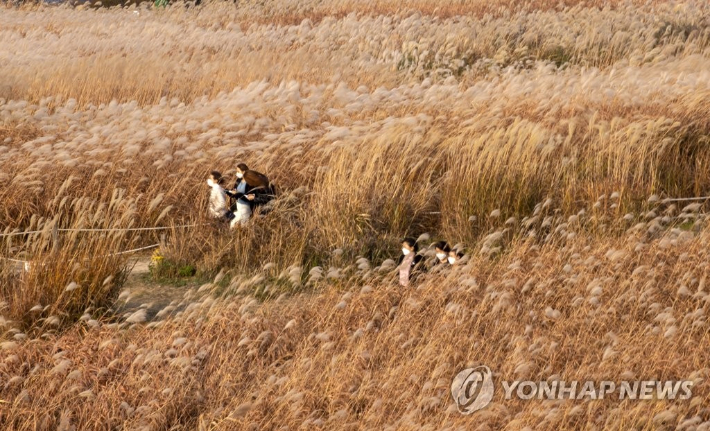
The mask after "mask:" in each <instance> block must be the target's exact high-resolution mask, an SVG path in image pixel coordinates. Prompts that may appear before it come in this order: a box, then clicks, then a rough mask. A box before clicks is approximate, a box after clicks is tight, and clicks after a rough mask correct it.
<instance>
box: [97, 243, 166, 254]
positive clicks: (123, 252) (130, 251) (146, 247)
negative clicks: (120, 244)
mask: <svg viewBox="0 0 710 431" xmlns="http://www.w3.org/2000/svg"><path fill="white" fill-rule="evenodd" d="M155 247H160V244H153V245H147V246H145V247H139V248H134V249H132V250H126V251H119V252H118V253H111V254H106V255H104V256H118V255H119V254H128V253H135V252H137V251H142V250H148V249H151V248H155Z"/></svg>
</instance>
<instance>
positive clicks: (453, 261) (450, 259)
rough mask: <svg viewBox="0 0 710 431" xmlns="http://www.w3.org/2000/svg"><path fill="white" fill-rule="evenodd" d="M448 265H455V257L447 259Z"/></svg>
mask: <svg viewBox="0 0 710 431" xmlns="http://www.w3.org/2000/svg"><path fill="white" fill-rule="evenodd" d="M449 263H450V264H452V265H453V264H455V263H456V258H455V257H449Z"/></svg>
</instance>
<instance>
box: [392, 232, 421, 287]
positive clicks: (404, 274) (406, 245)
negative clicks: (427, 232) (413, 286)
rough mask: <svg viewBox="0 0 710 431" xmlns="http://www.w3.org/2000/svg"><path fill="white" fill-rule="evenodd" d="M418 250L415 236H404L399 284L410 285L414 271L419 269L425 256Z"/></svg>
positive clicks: (399, 265) (399, 266) (399, 263)
mask: <svg viewBox="0 0 710 431" xmlns="http://www.w3.org/2000/svg"><path fill="white" fill-rule="evenodd" d="M418 251H419V246H418V245H417V241H416V240H415V239H414V238H409V237H407V238H404V240H403V241H402V255H401V256H400V257H399V262H398V267H397V269H398V270H399V284H400V285H402V286H409V281H410V280H411V278H412V275H413V273H414V272H416V271H417V270H419V264H420V263H421V261H422V259H423V257H422V256H421V255H419V254H417V252H418Z"/></svg>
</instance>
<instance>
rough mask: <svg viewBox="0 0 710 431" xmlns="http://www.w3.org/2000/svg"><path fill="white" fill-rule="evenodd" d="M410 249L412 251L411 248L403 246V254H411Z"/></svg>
mask: <svg viewBox="0 0 710 431" xmlns="http://www.w3.org/2000/svg"><path fill="white" fill-rule="evenodd" d="M409 251H410V250H409V249H408V248H404V247H402V254H403V255H405V256H406V255H408V254H409Z"/></svg>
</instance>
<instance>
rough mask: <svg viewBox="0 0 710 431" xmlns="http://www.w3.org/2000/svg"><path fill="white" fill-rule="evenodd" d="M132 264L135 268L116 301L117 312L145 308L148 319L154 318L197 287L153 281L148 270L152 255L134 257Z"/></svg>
mask: <svg viewBox="0 0 710 431" xmlns="http://www.w3.org/2000/svg"><path fill="white" fill-rule="evenodd" d="M130 264H133V269H132V270H131V273H130V274H129V276H128V279H127V280H126V284H125V286H124V288H123V290H122V292H121V298H120V299H119V300H118V301H117V302H116V312H117V314H123V313H132V312H134V311H136V310H138V309H140V308H144V309H145V310H146V318H147V320H149V321H150V320H153V319H154V318H155V317H156V314H157V313H158V312H159V311H160V310H162V309H164V308H165V307H166V306H168V305H170V304H171V303H172V304H173V305H176V304H178V303H180V302H181V301H182V299H183V298H184V296H185V293H186V292H187V291H188V290H190V289H191V288H194V287H196V286H195V285H190V284H188V285H185V286H174V285H169V284H165V283H156V282H153V281H151V280H150V278H149V277H150V272H149V270H148V265H149V264H150V256H136V257H133V258H131V260H130ZM175 311H179V310H177V309H176V310H175Z"/></svg>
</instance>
